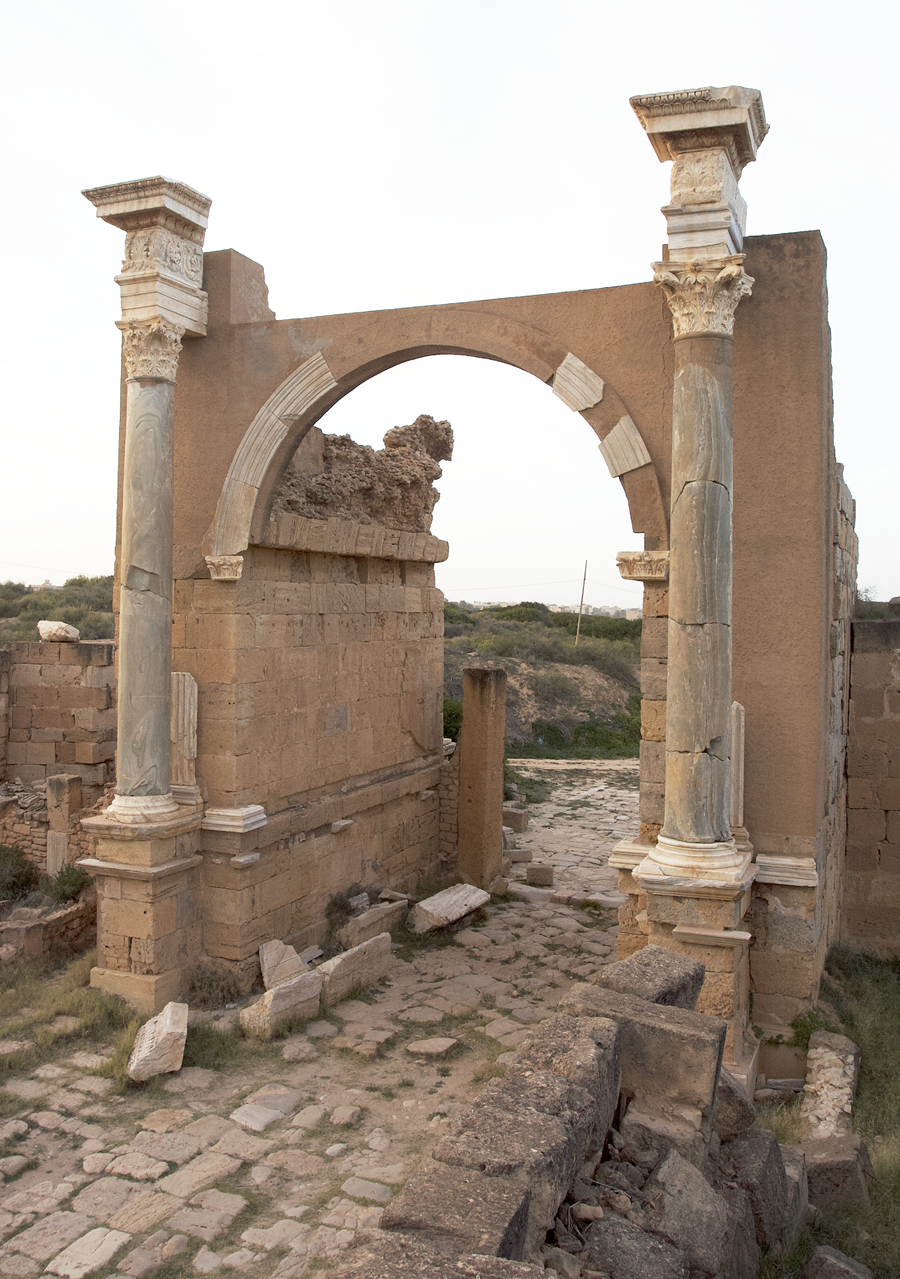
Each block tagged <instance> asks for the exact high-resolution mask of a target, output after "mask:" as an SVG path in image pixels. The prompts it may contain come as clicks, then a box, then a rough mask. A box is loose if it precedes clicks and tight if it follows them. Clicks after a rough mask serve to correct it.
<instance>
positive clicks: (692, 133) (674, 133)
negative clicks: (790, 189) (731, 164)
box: [629, 84, 769, 173]
mask: <svg viewBox="0 0 900 1279" xmlns="http://www.w3.org/2000/svg"><path fill="white" fill-rule="evenodd" d="M629 101H630V102H631V106H632V108H633V110H634V113H635V115H636V116H637V118H638V119H639V120H640V122H641V124H642V125H643V126H644V128H645V130H646V131H647V136H648V138H649V139H650V144H651V146H652V147H653V150H654V151H655V152H656V154H657V156H658V157H659V159H660V161H662V162H665V161H667V160H671V159H673V158H674V156H675V155H676V154H678V152H679V151H687V150H702V149H705V148H708V147H710V146H715V145H722V142H721V141H720V138H721V136H722V135H726V136H728V135H730V137H729V140H730V143H731V147H732V148H733V150H734V153H735V159H736V162H737V163H736V166H735V167H736V169H737V172H738V173H740V170H741V169H742V168H743V167H744V165H746V164H749V163H750V161H751V160H755V159H756V153H757V151H758V150H759V147H760V145H761V144H762V141H763V138H764V137H765V136H766V134H767V133H768V131H769V126H768V124H767V123H766V115H765V111H764V109H763V101H762V94H761V93H760V92H759V90H758V89H746V88H743V87H742V86H741V85H735V84H732V85H728V86H727V87H725V88H715V87H713V86H712V85H709V86H706V87H704V88H700V89H676V90H674V91H672V92H669V93H648V94H640V95H638V96H637V97H634V98H631V99H629ZM717 135H718V136H717Z"/></svg>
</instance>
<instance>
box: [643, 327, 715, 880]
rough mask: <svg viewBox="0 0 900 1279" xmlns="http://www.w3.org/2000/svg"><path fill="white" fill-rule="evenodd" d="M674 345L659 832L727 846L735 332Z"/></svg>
mask: <svg viewBox="0 0 900 1279" xmlns="http://www.w3.org/2000/svg"><path fill="white" fill-rule="evenodd" d="M675 352H676V360H677V367H676V372H675V385H674V401H673V414H672V515H671V544H670V554H669V654H668V670H669V680H668V687H667V701H666V810H665V823H664V825H663V829H662V833H661V836H660V838H661V841H662V842H663V845H665V844H667V843H668V842H670V841H675V842H676V843H678V844H709V845H715V844H722V845H728V846H729V847H728V849H727V851H728V852H729V853H730V841H731V827H730V823H729V803H728V788H729V779H728V769H729V764H728V742H729V733H728V729H729V716H730V713H731V576H732V573H731V562H732V553H731V491H732V443H731V339H730V338H726V337H722V336H719V335H714V334H711V333H707V334H703V335H701V336H696V337H689V338H682V339H681V340H680V341H678V342H676V343H675ZM710 851H712V850H710ZM719 851H721V852H725V851H726V849H725V848H723V849H721V850H719ZM728 860H729V861H730V860H732V859H731V858H730V856H729V858H728Z"/></svg>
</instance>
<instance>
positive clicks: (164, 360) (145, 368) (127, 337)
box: [117, 320, 184, 382]
mask: <svg viewBox="0 0 900 1279" xmlns="http://www.w3.org/2000/svg"><path fill="white" fill-rule="evenodd" d="M117 323H118V327H119V328H120V329H121V330H122V345H123V348H124V352H125V369H126V372H127V375H128V377H129V378H157V379H159V380H160V381H164V382H174V381H175V374H176V372H177V369H178V357H179V355H180V354H181V339H182V338H183V337H184V328H183V326H181V325H179V324H170V323H169V321H168V320H149V321H146V322H144V323H136V322H135V321H134V320H119V321H118V322H117Z"/></svg>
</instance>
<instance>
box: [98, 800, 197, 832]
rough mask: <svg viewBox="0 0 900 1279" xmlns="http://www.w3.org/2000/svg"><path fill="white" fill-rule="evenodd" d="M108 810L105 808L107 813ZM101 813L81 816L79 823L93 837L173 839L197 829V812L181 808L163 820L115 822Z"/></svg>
mask: <svg viewBox="0 0 900 1279" xmlns="http://www.w3.org/2000/svg"><path fill="white" fill-rule="evenodd" d="M108 811H109V810H107V813H108ZM107 813H101V814H100V815H99V816H97V817H82V819H81V825H82V827H83V828H84V829H85V830H86V831H87V832H88V834H89V835H93V836H94V837H95V839H99V840H104V839H134V840H150V839H174V838H175V836H176V835H186V834H187V833H188V832H189V831H192V830H199V828H200V817H201V814H200V813H199V812H190V813H186V812H184V811H183V806H182V808H181V810H180V811H179V812H178V813H177V814H176V816H174V817H173V818H171V819H170V820H169V821H164V822H149V821H148V822H117V821H116V820H115V819H114V818H112V817H108V816H107Z"/></svg>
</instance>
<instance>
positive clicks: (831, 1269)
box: [800, 1244, 875, 1279]
mask: <svg viewBox="0 0 900 1279" xmlns="http://www.w3.org/2000/svg"><path fill="white" fill-rule="evenodd" d="M800 1279H875V1276H874V1275H873V1274H872V1271H871V1270H870V1269H869V1267H868V1266H864V1265H863V1264H862V1262H861V1261H854V1260H853V1258H852V1257H848V1256H846V1255H845V1254H844V1253H843V1252H838V1250H837V1248H829V1247H827V1246H826V1245H824V1244H822V1245H821V1246H820V1247H818V1248H817V1249H816V1250H815V1252H814V1253H813V1255H812V1256H811V1257H810V1259H809V1261H808V1262H807V1263H806V1266H805V1267H804V1269H803V1274H802V1275H801V1276H800Z"/></svg>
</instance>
